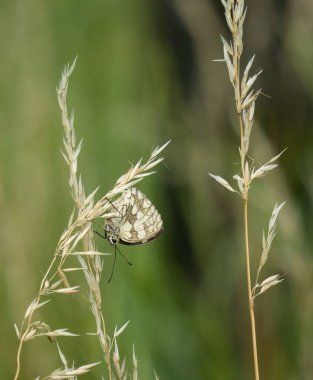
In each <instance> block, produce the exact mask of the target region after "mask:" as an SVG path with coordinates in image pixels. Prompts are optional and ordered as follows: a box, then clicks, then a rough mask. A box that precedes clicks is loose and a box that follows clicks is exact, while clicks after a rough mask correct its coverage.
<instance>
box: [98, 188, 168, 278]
mask: <svg viewBox="0 0 313 380" xmlns="http://www.w3.org/2000/svg"><path fill="white" fill-rule="evenodd" d="M112 208H114V209H115V211H116V216H114V217H111V218H108V219H107V220H106V222H105V224H104V236H103V237H104V238H105V239H107V240H108V241H109V242H110V244H111V245H113V246H114V247H115V252H114V261H113V267H112V273H111V276H110V278H109V280H108V282H110V281H111V278H112V276H113V271H114V266H115V260H116V250H118V251H119V253H120V254H121V255H122V256H123V257H124V255H123V254H122V252H121V251H120V250H119V249H118V248H117V244H118V243H120V244H127V245H135V244H144V243H147V242H148V241H150V240H153V239H155V238H157V237H158V236H159V235H160V234H161V233H162V231H163V222H162V219H161V215H160V214H159V212H158V210H157V209H156V208H155V207H154V206H153V204H152V203H151V202H150V200H149V199H148V198H147V197H146V196H145V195H144V194H143V193H142V192H141V191H139V190H138V189H136V188H135V187H132V188H130V189H128V190H126V191H125V192H124V194H123V195H122V196H121V197H120V198H119V199H118V200H117V201H116V202H114V204H113V203H112ZM98 235H100V236H102V235H101V234H99V233H98ZM124 259H125V260H126V261H127V263H128V264H130V265H131V263H130V262H129V261H128V260H127V259H126V258H125V257H124Z"/></svg>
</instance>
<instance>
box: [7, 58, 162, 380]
mask: <svg viewBox="0 0 313 380" xmlns="http://www.w3.org/2000/svg"><path fill="white" fill-rule="evenodd" d="M75 63H76V59H75V60H74V62H73V64H72V65H67V66H66V67H65V69H64V71H63V73H62V76H61V80H60V83H59V86H58V88H57V97H58V102H59V106H60V109H61V115H62V124H63V128H64V138H63V145H64V151H62V155H63V157H64V160H65V162H66V164H67V165H68V169H69V186H70V190H71V195H72V198H73V201H74V204H75V208H74V210H73V212H72V214H71V216H70V218H69V221H68V225H67V227H66V228H65V230H64V232H63V233H62V235H61V237H60V240H59V242H58V244H57V246H56V249H55V252H54V255H53V258H52V261H51V263H50V265H49V267H48V269H47V271H46V273H45V274H44V276H43V278H42V281H41V284H40V286H39V290H38V293H37V295H36V297H35V298H34V300H33V301H32V302H31V303H30V305H29V306H28V307H27V309H26V311H25V314H24V317H23V320H22V323H21V325H20V327H18V326H17V325H15V330H16V334H17V337H18V339H19V347H18V352H17V359H16V360H17V368H16V374H15V377H14V379H15V380H16V379H18V378H20V376H21V364H20V362H21V353H22V348H23V347H24V344H25V342H26V341H29V340H32V339H35V338H37V337H39V336H47V337H48V338H49V339H50V340H52V341H54V342H55V343H56V348H57V352H58V355H59V357H60V360H61V363H62V367H61V368H59V369H56V370H55V371H53V373H51V374H50V375H48V376H45V377H38V378H37V379H76V378H77V376H79V375H81V374H85V373H87V372H88V371H89V370H90V369H91V368H92V367H94V366H96V365H97V364H99V363H88V364H85V365H81V366H79V367H70V366H69V365H68V363H67V360H66V355H65V354H64V353H63V352H62V350H61V348H60V344H59V342H58V338H59V337H61V336H66V337H75V336H76V334H73V333H71V332H69V331H68V329H67V328H58V329H53V328H52V327H50V326H49V325H48V324H46V323H44V322H42V321H38V320H36V319H35V315H36V311H37V310H38V309H39V308H42V307H44V306H45V305H46V304H47V303H48V302H49V301H50V299H48V300H47V299H46V298H47V296H50V295H52V294H56V293H58V294H63V295H68V294H74V293H78V292H79V291H80V286H79V285H75V286H70V285H69V283H70V282H69V281H68V278H67V273H69V272H72V271H83V273H84V277H85V280H86V283H87V285H88V288H89V306H90V309H91V312H92V314H93V317H94V320H95V331H96V332H95V335H96V336H97V337H98V340H99V345H100V349H101V352H102V356H103V360H104V362H105V364H106V368H107V372H108V378H109V379H110V380H112V379H116V378H118V379H121V380H122V379H123V380H126V379H132V380H137V379H138V368H137V359H136V356H135V351H133V366H132V367H133V370H132V372H130V371H128V370H127V367H126V359H125V358H124V359H123V361H122V362H121V361H120V355H119V351H118V343H117V338H118V336H119V335H120V334H121V333H122V332H123V331H124V330H125V328H126V327H127V324H128V322H127V323H125V324H124V325H123V326H122V327H121V328H119V329H117V328H116V329H115V331H114V334H113V337H112V338H110V336H109V334H108V333H107V331H106V326H105V318H104V315H103V310H102V298H101V291H100V281H101V275H102V269H103V266H104V261H103V260H104V256H105V254H104V253H101V252H98V251H97V249H96V246H95V242H94V239H93V233H92V230H91V225H92V221H93V220H94V219H97V218H102V219H104V220H105V219H106V218H109V217H112V216H116V210H115V209H114V208H113V207H112V202H115V204H118V202H119V200H120V199H122V197H121V194H122V193H123V192H124V191H125V190H127V189H128V188H130V187H132V186H133V185H135V184H136V183H138V182H139V181H141V180H142V179H144V178H145V177H146V176H149V175H151V174H153V173H154V172H153V171H151V170H152V169H153V168H154V167H155V166H156V165H158V164H159V163H160V162H161V161H162V160H163V158H162V157H159V155H160V153H161V152H162V151H163V149H164V148H165V147H166V146H167V145H168V143H169V142H168V143H166V144H164V145H163V146H161V147H160V148H159V147H157V148H155V149H154V150H153V151H152V153H151V155H150V157H149V159H148V160H147V161H146V162H145V163H142V159H140V160H139V161H138V163H137V164H136V165H134V166H131V167H130V168H129V170H128V171H127V173H125V174H123V175H122V176H121V177H120V178H119V179H118V180H117V181H116V183H115V185H114V186H113V188H112V189H111V190H109V191H108V192H107V193H106V194H105V195H103V196H102V197H100V199H99V200H97V201H96V200H95V195H96V193H97V191H98V188H97V189H95V190H94V191H92V192H91V193H90V194H86V192H85V188H84V185H83V180H82V177H81V176H79V175H78V170H77V169H78V164H77V159H78V156H79V153H80V151H81V147H82V141H80V142H79V143H78V144H77V143H76V136H75V129H74V113H73V112H72V113H71V114H69V113H68V109H67V103H66V99H67V91H68V84H69V78H70V75H71V74H72V72H73V70H74V67H75ZM119 196H120V198H118V197H119ZM79 246H82V249H81V248H80V249H79V250H78V247H79ZM71 255H75V256H76V257H77V258H78V266H75V267H71V268H66V267H65V264H66V263H67V258H68V257H69V256H71ZM103 377H104V376H103ZM105 377H106V376H105Z"/></svg>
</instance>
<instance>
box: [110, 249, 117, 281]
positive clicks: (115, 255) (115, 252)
mask: <svg viewBox="0 0 313 380" xmlns="http://www.w3.org/2000/svg"><path fill="white" fill-rule="evenodd" d="M116 248H117V247H116V246H115V249H114V260H113V267H112V272H111V275H110V278H109V279H108V283H109V282H110V281H111V280H112V277H113V272H114V267H115V260H116Z"/></svg>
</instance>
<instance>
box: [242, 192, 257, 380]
mask: <svg viewBox="0 0 313 380" xmlns="http://www.w3.org/2000/svg"><path fill="white" fill-rule="evenodd" d="M244 228H245V252H246V265H247V285H248V299H249V309H250V321H251V334H252V346H253V360H254V373H255V380H259V379H260V375H259V362H258V350H257V340H256V328H255V317H254V303H253V299H252V291H251V271H250V250H249V228H248V191H247V193H246V198H245V200H244Z"/></svg>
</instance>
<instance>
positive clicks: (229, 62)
mask: <svg viewBox="0 0 313 380" xmlns="http://www.w3.org/2000/svg"><path fill="white" fill-rule="evenodd" d="M221 2H222V4H223V6H224V9H225V18H226V21H227V25H228V27H229V30H230V32H231V41H230V42H228V41H227V40H226V39H225V38H223V37H221V39H222V43H223V51H224V59H223V60H222V61H224V62H225V63H226V66H227V69H228V75H229V79H230V82H231V84H232V86H233V89H234V97H235V104H236V110H237V115H238V120H239V132H240V148H239V154H240V174H236V175H234V176H233V178H234V179H235V180H236V181H237V187H238V189H236V188H234V187H233V186H231V185H230V183H229V182H228V181H227V180H225V179H224V178H222V177H220V176H219V175H213V174H211V173H209V174H210V176H211V177H212V178H214V179H215V180H216V181H217V182H219V183H220V184H221V185H222V186H224V187H225V188H226V189H228V190H229V191H231V192H234V193H237V194H238V195H239V196H240V197H241V199H242V201H243V218H244V246H245V248H244V249H245V260H246V271H247V290H248V303H249V312H250V322H251V336H252V350H253V361H254V374H255V376H254V377H255V380H259V379H260V374H259V362H258V349H257V334H256V322H255V315H254V301H255V298H256V297H257V296H258V295H260V294H262V293H265V292H266V291H267V290H268V289H269V288H270V287H272V286H274V285H277V284H279V283H280V282H281V281H282V280H283V279H282V276H281V275H279V274H276V275H273V276H270V277H268V278H267V279H265V280H263V281H262V282H260V283H259V276H260V272H261V269H262V268H263V266H264V264H265V263H266V261H267V259H268V254H269V250H270V248H271V244H272V242H273V239H274V237H275V234H276V219H277V216H278V214H279V212H280V210H281V209H282V207H283V206H284V204H285V202H283V203H281V204H280V205H278V204H276V205H275V207H274V210H273V212H272V216H271V218H270V222H269V227H268V233H267V236H266V235H265V234H264V232H263V238H262V253H261V257H260V264H259V267H258V270H257V276H256V280H255V283H254V286H253V287H252V281H251V267H250V247H249V219H248V206H249V190H250V187H251V183H252V182H253V181H254V180H255V179H257V178H261V177H263V176H264V175H265V174H267V173H268V172H269V171H271V170H273V169H275V168H276V167H277V166H278V164H277V163H276V161H277V159H278V158H279V157H280V156H281V154H282V153H283V152H284V151H283V152H281V153H280V154H278V155H277V156H275V157H273V158H272V159H271V160H269V161H268V162H267V163H265V164H263V165H262V166H261V167H259V168H255V166H254V161H253V160H252V159H250V155H249V154H248V151H249V143H250V134H251V130H252V126H253V121H254V111H255V102H256V100H257V98H258V96H259V94H260V93H261V90H260V89H259V90H256V91H255V90H254V89H253V87H252V86H253V84H254V83H255V81H256V79H257V78H258V76H259V74H260V73H261V72H262V70H260V71H259V72H257V73H256V74H254V75H252V76H250V74H249V73H250V69H251V67H252V64H253V61H254V56H253V57H252V58H251V59H250V60H249V62H248V63H247V65H246V67H245V69H244V70H243V74H242V73H241V70H240V66H241V62H240V61H241V55H242V52H243V24H244V20H245V17H246V13H247V8H246V7H245V3H244V0H221Z"/></svg>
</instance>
